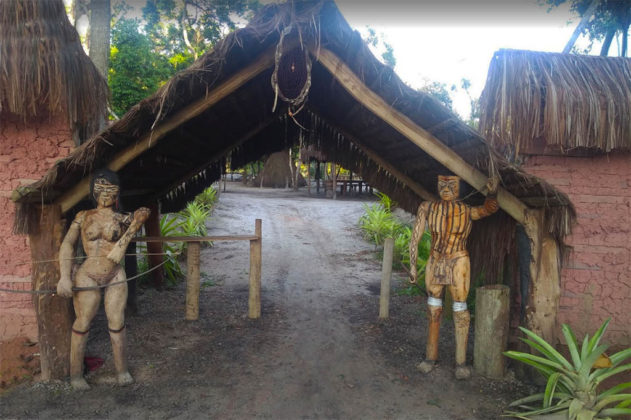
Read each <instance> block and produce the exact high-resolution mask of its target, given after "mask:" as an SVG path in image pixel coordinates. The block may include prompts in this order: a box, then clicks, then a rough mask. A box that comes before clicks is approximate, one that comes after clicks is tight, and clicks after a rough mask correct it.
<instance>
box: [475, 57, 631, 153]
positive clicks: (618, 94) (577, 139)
mask: <svg viewBox="0 0 631 420" xmlns="http://www.w3.org/2000/svg"><path fill="white" fill-rule="evenodd" d="M480 107H481V118H480V132H481V133H482V134H483V135H484V136H485V137H486V138H487V139H488V140H489V141H490V142H491V143H492V144H493V145H494V146H496V147H498V148H500V149H504V150H505V151H506V152H507V153H509V154H520V153H527V154H532V153H537V154H538V153H548V152H553V153H564V154H567V153H603V152H610V151H613V150H631V59H629V58H625V57H598V56H586V55H576V54H560V53H548V52H534V51H522V50H500V51H498V52H496V53H495V54H494V56H493V59H492V60H491V64H490V66H489V72H488V77H487V81H486V86H485V88H484V91H483V92H482V96H481V97H480Z"/></svg>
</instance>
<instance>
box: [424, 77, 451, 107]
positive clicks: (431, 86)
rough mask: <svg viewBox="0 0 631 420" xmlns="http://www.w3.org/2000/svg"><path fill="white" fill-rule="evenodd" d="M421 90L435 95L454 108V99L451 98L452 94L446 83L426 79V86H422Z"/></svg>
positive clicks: (441, 101)
mask: <svg viewBox="0 0 631 420" xmlns="http://www.w3.org/2000/svg"><path fill="white" fill-rule="evenodd" d="M419 91H421V92H424V93H427V94H429V95H431V96H433V97H434V98H435V99H437V100H438V101H439V102H440V103H442V104H443V105H445V106H446V107H447V108H449V109H452V108H453V101H452V100H451V96H450V95H449V91H448V90H447V85H446V84H445V83H440V82H436V81H426V83H425V86H423V87H422V88H420V89H419Z"/></svg>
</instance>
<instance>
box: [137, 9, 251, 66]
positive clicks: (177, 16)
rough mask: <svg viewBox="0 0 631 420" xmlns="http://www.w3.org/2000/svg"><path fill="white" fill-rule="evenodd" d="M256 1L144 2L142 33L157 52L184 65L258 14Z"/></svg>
mask: <svg viewBox="0 0 631 420" xmlns="http://www.w3.org/2000/svg"><path fill="white" fill-rule="evenodd" d="M258 8H259V3H258V0H178V1H176V0H147V3H146V5H145V7H143V9H142V13H143V19H144V20H145V22H146V24H145V27H144V29H145V31H146V32H147V34H149V36H150V37H151V39H152V40H153V42H155V44H156V45H157V46H158V49H159V50H160V51H161V52H162V53H163V54H166V55H168V56H170V57H178V58H177V59H176V61H178V62H181V63H184V64H187V63H189V62H192V61H193V60H196V59H197V57H199V56H200V55H201V54H203V53H204V52H206V51H208V50H209V49H211V48H212V47H213V45H214V44H215V43H216V42H217V41H218V40H219V39H221V38H222V37H223V36H224V35H225V34H226V33H227V32H229V31H231V30H234V29H235V28H236V27H237V26H238V24H239V23H243V22H245V21H247V20H249V18H250V17H251V16H252V14H253V13H254V12H255V11H256V10H258Z"/></svg>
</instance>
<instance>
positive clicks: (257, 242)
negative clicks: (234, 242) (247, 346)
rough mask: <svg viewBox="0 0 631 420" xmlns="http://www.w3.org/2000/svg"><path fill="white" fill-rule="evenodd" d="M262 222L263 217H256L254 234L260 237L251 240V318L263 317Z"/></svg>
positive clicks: (249, 312)
mask: <svg viewBox="0 0 631 420" xmlns="http://www.w3.org/2000/svg"><path fill="white" fill-rule="evenodd" d="M261 224H262V223H261V219H256V221H255V225H254V235H255V236H258V239H254V240H251V241H250V296H249V299H248V317H249V318H251V319H257V318H260V317H261V249H262V234H261V232H262V230H261Z"/></svg>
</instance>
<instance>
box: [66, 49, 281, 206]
mask: <svg viewBox="0 0 631 420" xmlns="http://www.w3.org/2000/svg"><path fill="white" fill-rule="evenodd" d="M275 52H276V47H275V46H274V47H272V48H270V49H268V50H267V51H265V52H264V53H263V54H262V55H261V56H259V57H258V58H257V59H256V60H255V61H254V62H252V64H250V65H249V66H247V67H245V68H244V69H242V70H241V71H240V72H238V73H237V74H235V75H234V76H232V77H230V78H228V79H227V80H225V81H224V82H223V83H221V84H220V85H218V86H216V87H215V88H214V89H212V90H210V92H208V93H207V94H206V95H205V96H204V97H203V98H202V99H199V100H197V101H195V102H193V103H191V104H190V105H188V106H186V107H184V108H183V109H182V110H180V111H179V112H177V113H176V114H175V115H173V116H172V117H171V118H169V119H167V120H166V121H163V122H162V123H160V124H159V125H158V126H157V127H155V128H154V129H153V130H151V131H150V132H149V133H147V134H145V135H144V136H143V137H141V138H140V140H139V141H138V142H137V143H134V144H132V145H130V146H128V147H127V148H125V149H123V150H122V151H120V152H119V153H117V154H116V155H115V156H114V157H113V158H112V160H111V161H110V162H109V163H108V165H107V167H108V168H109V169H111V170H113V171H118V170H119V169H121V168H123V167H124V166H125V165H127V164H128V163H130V162H131V161H133V160H134V159H135V158H137V157H138V156H140V155H141V154H142V153H144V152H145V151H146V150H148V149H149V148H151V147H154V146H155V145H156V144H157V143H158V141H159V140H160V139H161V138H163V137H164V136H166V135H167V134H168V133H170V132H171V131H172V130H174V129H175V128H177V127H178V126H179V125H181V124H184V123H185V122H187V121H189V120H191V119H192V118H195V117H196V116H198V115H200V114H201V113H202V112H204V111H206V110H207V109H208V108H210V107H212V106H213V105H215V104H217V103H218V102H219V101H221V100H222V99H224V98H225V97H227V96H228V95H230V94H231V93H232V92H234V91H235V90H237V89H239V88H240V87H241V86H243V85H244V84H245V83H247V82H248V81H250V80H251V79H253V78H254V77H256V76H257V75H258V74H259V73H261V72H262V71H263V70H265V69H267V68H269V67H270V66H272V65H273V64H274V54H275ZM89 190H90V177H89V176H88V177H85V178H83V179H82V180H81V181H80V182H79V183H77V184H76V185H75V186H74V187H73V188H71V189H69V190H67V191H66V192H65V193H64V194H62V195H61V196H60V197H58V198H57V199H56V200H55V204H57V205H59V206H61V211H62V213H65V212H67V211H68V210H70V209H71V208H72V207H74V206H75V205H76V204H77V203H78V202H79V201H81V200H82V199H83V198H84V197H85V196H87V195H88V192H89Z"/></svg>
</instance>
